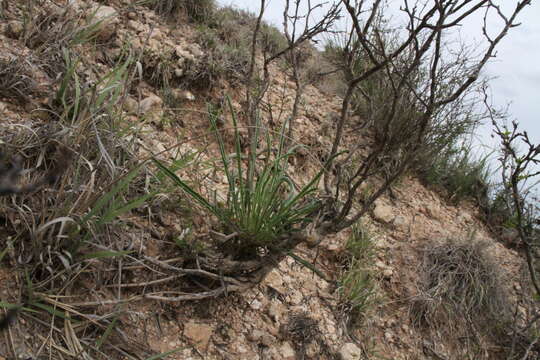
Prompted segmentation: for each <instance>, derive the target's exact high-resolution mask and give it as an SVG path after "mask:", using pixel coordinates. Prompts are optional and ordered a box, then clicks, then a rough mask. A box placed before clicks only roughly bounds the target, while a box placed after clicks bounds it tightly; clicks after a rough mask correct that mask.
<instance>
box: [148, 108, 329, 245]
mask: <svg viewBox="0 0 540 360" xmlns="http://www.w3.org/2000/svg"><path fill="white" fill-rule="evenodd" d="M229 107H230V109H231V112H232V118H233V124H234V129H235V137H234V152H233V153H228V152H227V150H226V146H225V142H224V140H223V137H222V135H221V132H220V130H219V129H218V127H217V119H218V118H219V116H220V114H219V113H218V112H216V111H212V110H211V111H210V122H211V126H212V130H213V132H214V134H215V136H216V139H217V142H218V145H219V152H220V160H219V165H220V166H219V168H220V169H219V170H221V171H223V172H224V175H225V177H226V179H227V182H228V190H227V194H226V198H219V196H218V195H217V194H215V195H214V198H213V199H211V197H210V196H205V195H203V194H201V193H200V192H198V191H197V190H196V189H195V188H194V187H193V186H192V185H190V184H188V183H187V182H186V181H185V180H182V179H180V178H179V177H178V176H177V175H176V174H175V173H174V172H173V171H171V170H170V169H169V168H167V167H166V166H165V165H164V164H162V163H160V162H159V161H157V160H156V163H157V165H158V167H159V168H160V169H161V170H162V171H163V172H164V173H165V174H166V175H167V176H169V177H170V178H171V179H172V180H173V181H174V183H175V184H176V185H178V187H179V188H180V189H182V190H183V191H184V192H185V193H186V194H187V195H189V196H190V197H191V198H192V199H193V200H194V201H195V203H197V204H198V205H200V206H201V207H202V208H203V209H204V210H206V211H207V212H209V213H210V214H212V215H214V216H215V217H216V218H217V219H218V220H219V222H220V223H221V227H222V229H221V230H222V231H224V232H227V233H228V234H234V236H232V238H231V239H230V240H229V241H227V244H228V247H227V248H228V249H229V250H231V251H232V252H233V253H234V254H235V255H240V254H244V255H245V254H249V255H254V253H255V251H256V250H257V249H258V248H260V247H265V248H267V249H270V250H274V251H275V250H279V249H276V248H275V246H276V244H277V243H278V242H279V241H280V240H283V238H284V237H286V236H288V235H290V234H292V233H294V232H296V231H298V230H300V229H301V228H303V227H304V226H305V225H307V224H308V223H309V222H310V221H311V218H310V215H311V214H312V213H313V212H315V211H316V210H317V209H318V208H319V206H320V203H319V202H317V201H314V200H311V199H310V195H311V194H313V193H314V192H315V191H316V189H317V182H318V180H319V178H320V176H321V172H320V173H319V174H317V175H316V176H315V177H314V178H312V179H311V180H310V181H309V182H308V183H307V185H305V186H304V187H302V188H300V189H297V188H296V185H295V184H294V182H293V180H292V179H291V177H290V176H289V175H288V172H287V170H288V169H287V168H288V163H289V159H290V158H291V156H293V155H294V151H295V148H294V147H293V148H290V149H288V148H286V146H285V135H284V133H283V132H284V129H282V131H281V132H280V134H279V138H278V139H277V147H272V140H271V137H270V134H269V133H268V132H266V133H265V134H264V135H265V136H264V137H265V140H263V139H262V134H261V129H260V126H257V127H256V129H255V130H254V138H253V139H252V141H251V142H250V144H252V146H251V150H250V151H249V155H247V156H245V155H244V156H243V155H242V146H241V139H240V133H239V128H238V124H237V121H236V116H235V114H234V111H233V110H232V106H231V105H230V103H229ZM259 142H262V143H265V145H266V148H265V150H263V151H262V152H260V153H257V148H256V146H257V144H258V143H259ZM261 155H262V156H264V160H259V157H260V156H261ZM244 159H246V161H244Z"/></svg>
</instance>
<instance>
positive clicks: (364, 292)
mask: <svg viewBox="0 0 540 360" xmlns="http://www.w3.org/2000/svg"><path fill="white" fill-rule="evenodd" d="M373 256H374V243H373V236H372V235H371V234H370V233H369V232H368V230H367V229H366V228H365V226H363V225H361V224H356V225H354V226H353V228H352V233H351V235H350V237H349V239H348V240H347V244H346V246H345V271H344V272H343V274H342V276H341V280H340V288H339V290H340V296H341V298H342V303H343V307H344V309H345V310H346V312H348V313H349V314H350V316H351V318H350V323H351V324H355V323H357V322H358V321H361V320H362V317H363V316H365V314H366V312H367V311H368V310H369V309H370V307H371V306H372V305H373V303H374V301H375V300H376V299H377V291H376V288H375V279H374V276H373V273H372V271H371V270H370V265H371V263H372V261H373Z"/></svg>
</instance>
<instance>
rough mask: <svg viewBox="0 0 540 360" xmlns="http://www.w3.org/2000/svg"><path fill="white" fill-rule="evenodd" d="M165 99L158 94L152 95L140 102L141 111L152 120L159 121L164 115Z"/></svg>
mask: <svg viewBox="0 0 540 360" xmlns="http://www.w3.org/2000/svg"><path fill="white" fill-rule="evenodd" d="M162 105H163V100H162V99H161V98H160V97H159V96H157V95H153V94H152V95H150V96H148V97H147V98H144V99H143V100H141V102H140V103H139V111H140V113H141V114H143V115H145V116H146V117H147V118H148V119H149V120H151V121H159V120H160V119H161V117H162V116H163V108H162Z"/></svg>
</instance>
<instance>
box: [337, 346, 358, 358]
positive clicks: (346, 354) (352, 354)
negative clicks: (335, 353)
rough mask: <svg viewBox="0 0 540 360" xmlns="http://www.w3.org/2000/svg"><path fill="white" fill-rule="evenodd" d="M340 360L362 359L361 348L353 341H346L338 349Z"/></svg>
mask: <svg viewBox="0 0 540 360" xmlns="http://www.w3.org/2000/svg"><path fill="white" fill-rule="evenodd" d="M339 356H341V360H360V359H362V350H361V349H360V348H359V347H358V346H356V344H354V343H346V344H345V345H343V347H342V348H341V349H340V350H339Z"/></svg>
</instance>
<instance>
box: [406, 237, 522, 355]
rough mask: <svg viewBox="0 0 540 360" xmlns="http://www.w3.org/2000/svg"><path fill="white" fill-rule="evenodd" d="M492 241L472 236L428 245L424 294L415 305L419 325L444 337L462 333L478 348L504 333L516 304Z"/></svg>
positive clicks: (421, 284) (424, 265)
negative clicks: (492, 252)
mask: <svg viewBox="0 0 540 360" xmlns="http://www.w3.org/2000/svg"><path fill="white" fill-rule="evenodd" d="M488 246H489V244H488V243H486V242H484V241H476V240H473V237H472V236H471V237H470V238H468V239H465V240H447V241H445V242H444V243H442V244H440V245H437V246H434V247H431V248H428V249H425V250H424V260H423V265H422V268H421V271H422V272H421V279H422V280H421V282H420V294H419V295H418V296H417V297H416V298H415V299H414V300H413V301H412V306H411V315H412V321H413V323H414V324H415V325H416V326H417V327H419V328H423V329H426V330H428V331H429V332H430V333H431V334H432V335H434V336H441V337H443V338H444V336H445V335H451V336H450V337H449V338H452V339H457V338H460V337H461V336H463V337H462V339H466V340H467V345H469V346H474V347H477V348H478V346H479V344H482V343H483V342H485V341H486V340H491V341H494V340H497V339H498V338H499V337H501V336H504V333H505V328H507V326H508V324H509V323H510V319H511V316H512V305H511V303H510V300H509V296H508V292H507V289H506V287H505V285H504V283H503V279H502V275H501V270H500V266H499V265H497V264H496V263H495V262H494V261H493V259H492V258H491V256H490V254H489V252H488V251H487V248H488ZM462 345H463V344H461V346H462ZM464 348H466V349H467V351H469V350H470V348H469V347H467V346H465V347H464Z"/></svg>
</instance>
